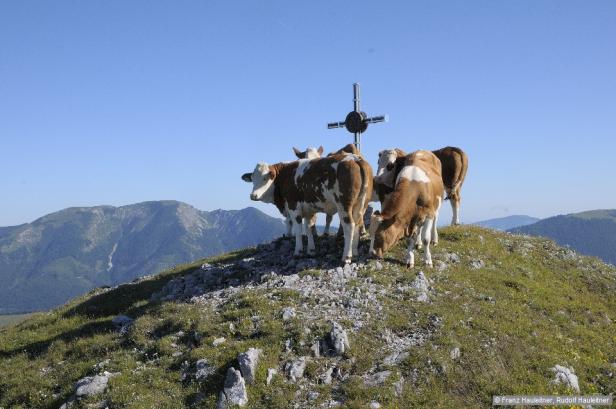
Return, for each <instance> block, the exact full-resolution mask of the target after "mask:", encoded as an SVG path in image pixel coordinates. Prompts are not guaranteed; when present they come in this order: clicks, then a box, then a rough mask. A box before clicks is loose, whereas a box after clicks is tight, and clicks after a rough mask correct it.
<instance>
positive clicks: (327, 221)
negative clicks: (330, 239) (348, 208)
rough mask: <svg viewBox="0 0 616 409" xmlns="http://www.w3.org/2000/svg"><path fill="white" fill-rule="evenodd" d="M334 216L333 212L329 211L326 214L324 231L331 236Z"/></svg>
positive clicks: (324, 233) (325, 234)
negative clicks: (330, 231) (330, 230)
mask: <svg viewBox="0 0 616 409" xmlns="http://www.w3.org/2000/svg"><path fill="white" fill-rule="evenodd" d="M333 218H334V215H333V214H329V213H328V214H326V215H325V231H324V232H323V235H324V236H329V226H331V224H332V219H333Z"/></svg>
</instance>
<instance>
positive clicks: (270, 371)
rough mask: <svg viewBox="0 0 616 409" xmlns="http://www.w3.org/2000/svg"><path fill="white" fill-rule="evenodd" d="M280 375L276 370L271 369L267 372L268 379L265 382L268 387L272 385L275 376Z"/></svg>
mask: <svg viewBox="0 0 616 409" xmlns="http://www.w3.org/2000/svg"><path fill="white" fill-rule="evenodd" d="M277 374H278V370H277V369H274V368H269V369H268V370H267V379H266V380H265V383H266V384H267V385H269V384H270V383H272V379H273V378H274V375H277Z"/></svg>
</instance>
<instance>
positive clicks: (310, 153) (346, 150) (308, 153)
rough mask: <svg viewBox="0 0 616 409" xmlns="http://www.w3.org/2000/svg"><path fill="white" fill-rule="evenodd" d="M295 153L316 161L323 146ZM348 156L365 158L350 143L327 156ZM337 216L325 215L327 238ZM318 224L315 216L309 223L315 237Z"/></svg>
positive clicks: (295, 150) (295, 151) (297, 150)
mask: <svg viewBox="0 0 616 409" xmlns="http://www.w3.org/2000/svg"><path fill="white" fill-rule="evenodd" d="M293 152H294V153H295V156H297V158H298V159H316V158H320V157H321V156H323V146H319V149H316V148H312V147H309V148H306V150H305V151H300V150H299V149H297V148H295V147H294V148H293ZM348 154H352V155H357V156H360V157H361V158H363V156H362V155H361V153H360V152H359V150H358V149H357V147H356V146H355V145H354V144H352V143H349V144H347V145H345V146H343V147H342V148H340V149H338V150H337V151H335V152H332V153H330V154H328V155H327V156H334V155H348ZM335 214H336V212H334V213H332V214H329V213H327V214H326V215H325V228H324V230H323V234H324V235H326V236H327V235H329V230H330V227H331V224H332V219H333V218H334V215H335ZM316 222H317V218H316V215H315V216H313V218H312V220H310V222H309V224H310V228H311V229H312V234H313V235H314V236H315V237H316V236H318V234H317V229H316ZM341 233H342V230H338V234H339V235H340V234H341ZM363 233H365V229H364V227H363V226H362V230H361V234H363Z"/></svg>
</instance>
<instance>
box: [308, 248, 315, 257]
mask: <svg viewBox="0 0 616 409" xmlns="http://www.w3.org/2000/svg"><path fill="white" fill-rule="evenodd" d="M316 254H317V252H316V251H314V250H308V255H309V256H311V257H314V256H316Z"/></svg>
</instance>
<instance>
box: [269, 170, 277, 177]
mask: <svg viewBox="0 0 616 409" xmlns="http://www.w3.org/2000/svg"><path fill="white" fill-rule="evenodd" d="M267 177H269V178H270V179H274V178H275V177H276V171H275V170H274V169H270V171H269V173H268V174H267Z"/></svg>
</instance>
